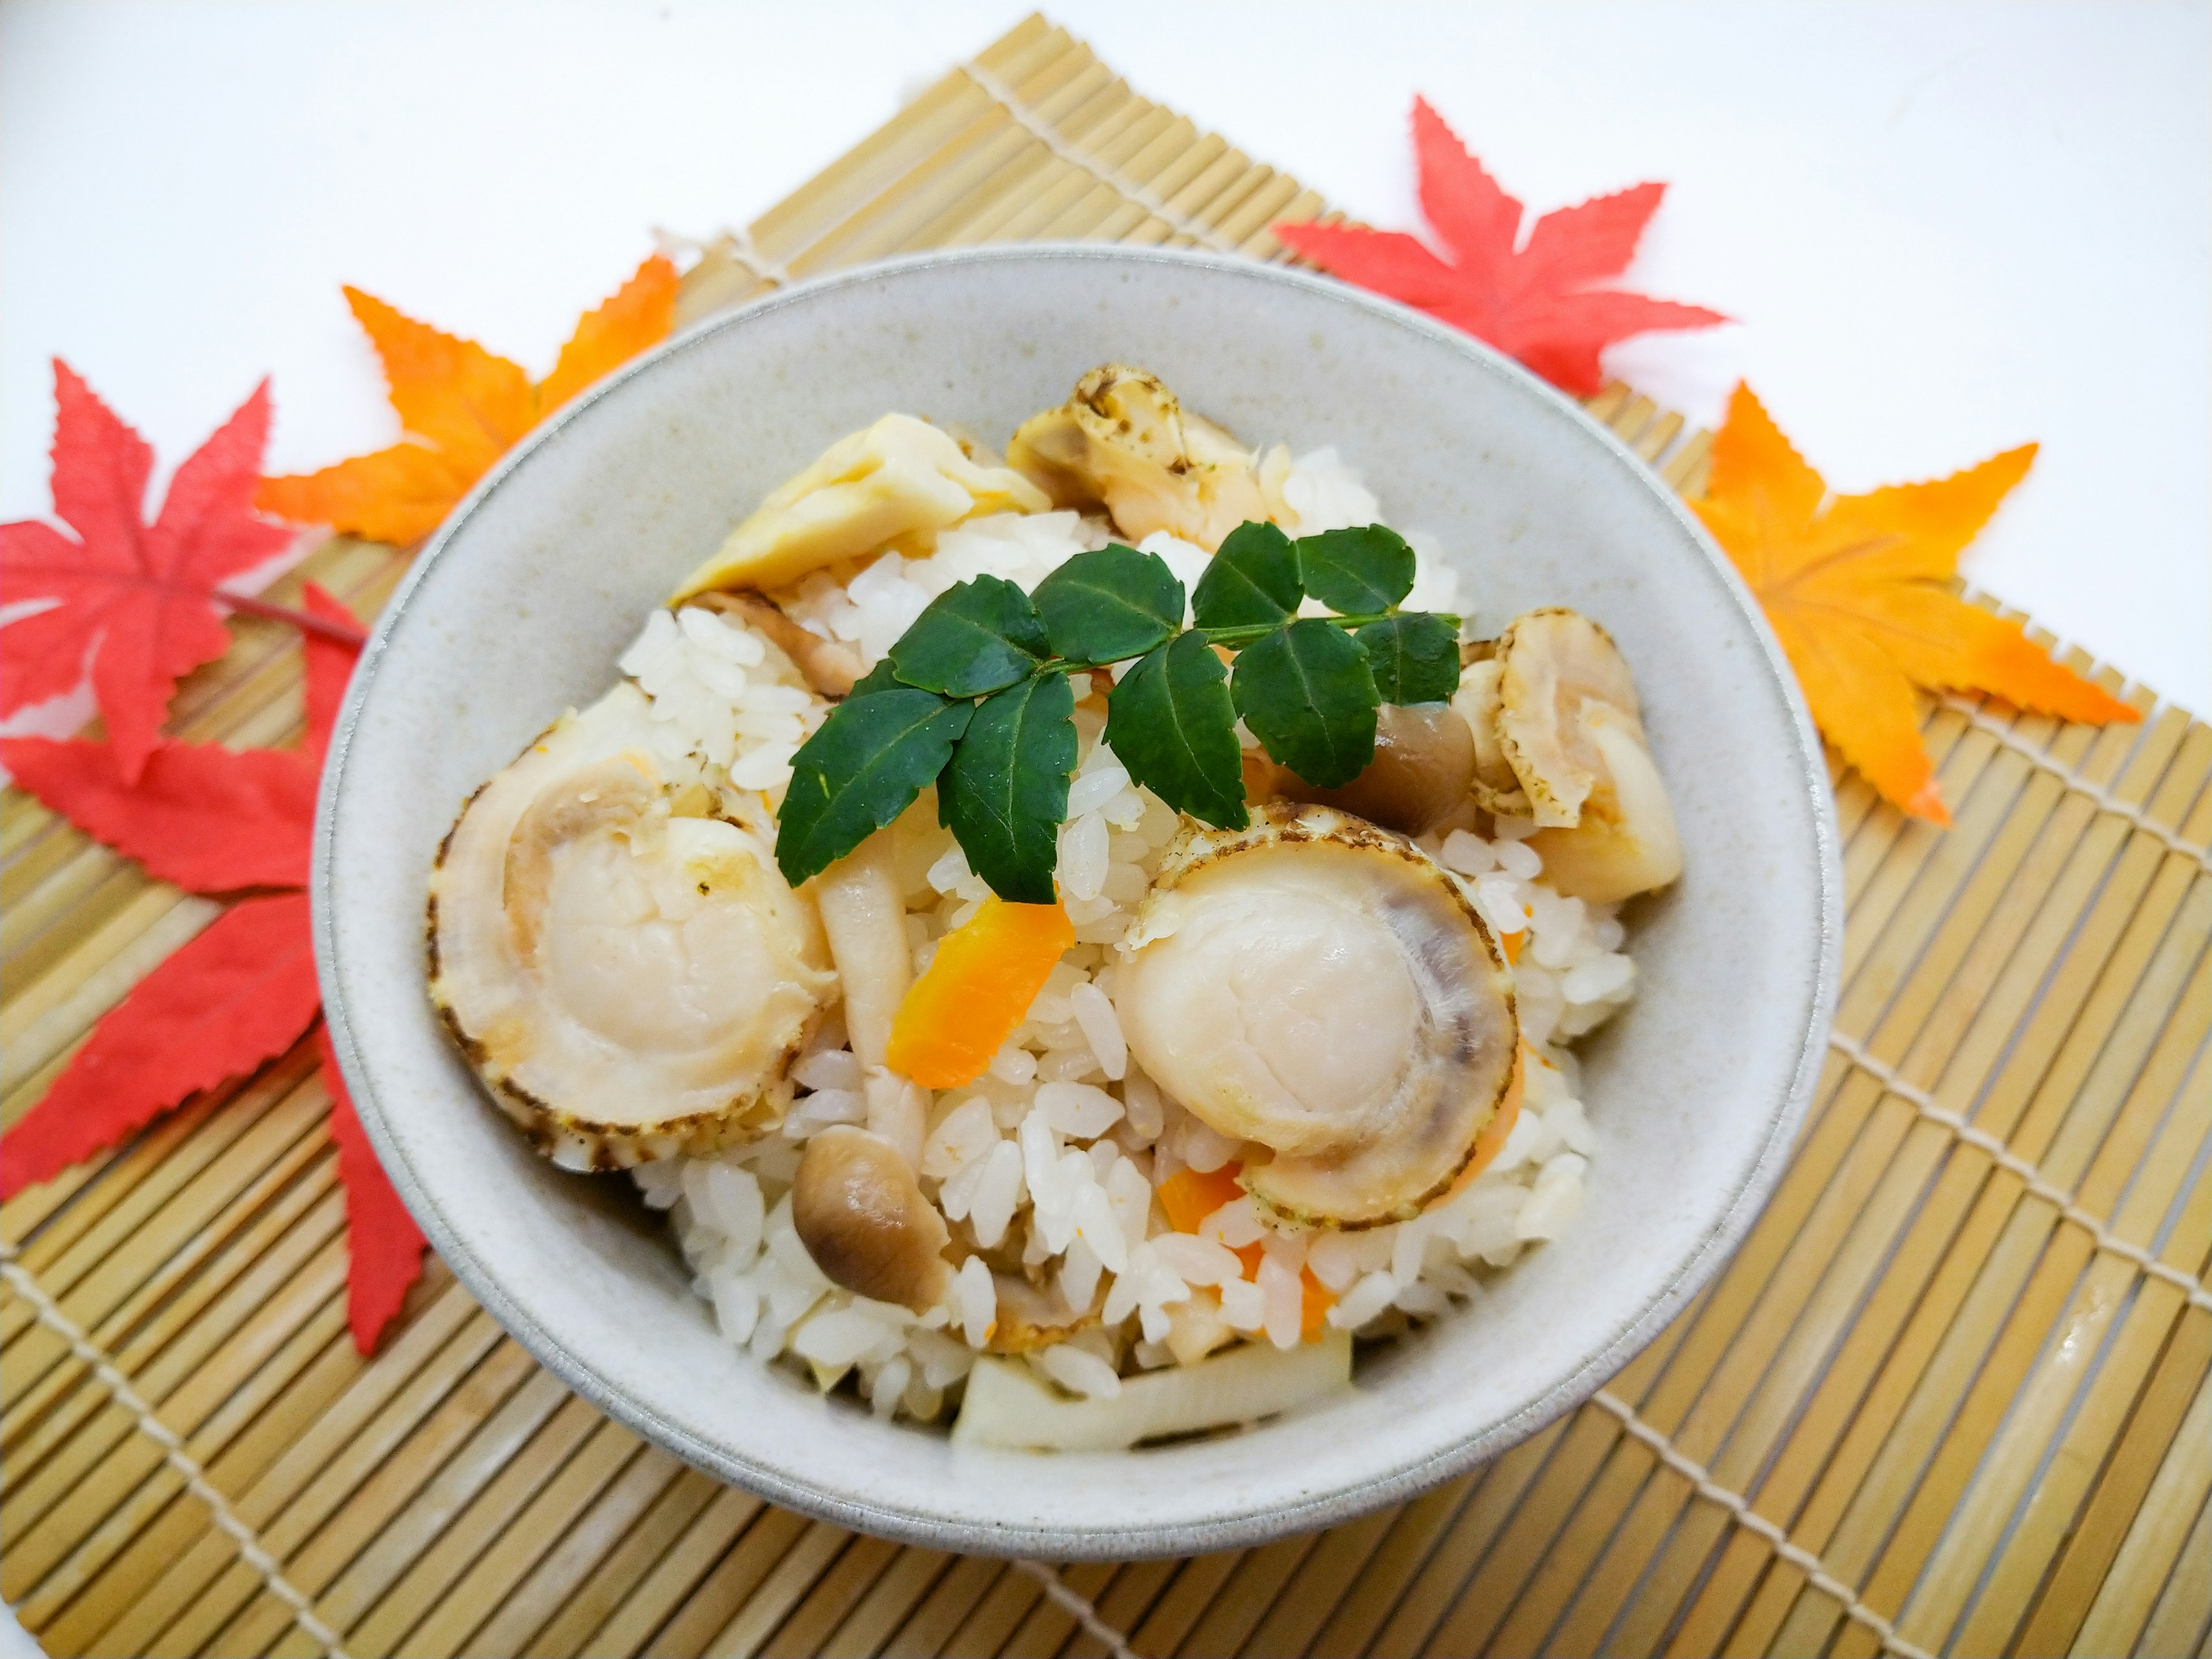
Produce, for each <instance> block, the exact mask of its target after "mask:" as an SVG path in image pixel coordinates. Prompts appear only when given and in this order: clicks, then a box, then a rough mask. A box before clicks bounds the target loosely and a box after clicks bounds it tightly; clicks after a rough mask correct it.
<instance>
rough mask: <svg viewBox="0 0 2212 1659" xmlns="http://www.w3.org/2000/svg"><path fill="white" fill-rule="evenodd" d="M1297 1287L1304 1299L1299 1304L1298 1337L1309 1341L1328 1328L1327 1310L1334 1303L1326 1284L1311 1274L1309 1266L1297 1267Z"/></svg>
mask: <svg viewBox="0 0 2212 1659" xmlns="http://www.w3.org/2000/svg"><path fill="white" fill-rule="evenodd" d="M1298 1281H1299V1285H1298V1287H1299V1289H1300V1290H1301V1291H1303V1292H1304V1300H1303V1301H1302V1302H1301V1303H1300V1304H1299V1317H1298V1339H1299V1340H1301V1341H1304V1342H1310V1341H1312V1340H1314V1339H1315V1338H1316V1337H1317V1336H1321V1335H1322V1334H1325V1333H1326V1332H1327V1331H1328V1310H1330V1309H1331V1308H1333V1307H1334V1306H1335V1305H1336V1298H1335V1297H1334V1296H1332V1295H1330V1294H1329V1289H1328V1285H1324V1284H1322V1282H1321V1280H1319V1279H1316V1278H1315V1277H1314V1276H1313V1269H1312V1268H1311V1267H1301V1268H1299V1269H1298Z"/></svg>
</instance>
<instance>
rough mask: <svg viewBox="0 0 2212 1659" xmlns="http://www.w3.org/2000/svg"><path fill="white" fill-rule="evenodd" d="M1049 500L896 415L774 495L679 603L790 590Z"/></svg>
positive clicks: (690, 582)
mask: <svg viewBox="0 0 2212 1659" xmlns="http://www.w3.org/2000/svg"><path fill="white" fill-rule="evenodd" d="M1047 506H1048V502H1047V501H1045V498H1044V496H1043V494H1042V492H1041V491H1040V490H1039V489H1037V487H1036V485H1035V484H1033V483H1030V481H1029V480H1028V479H1027V478H1024V477H1022V476H1021V474H1019V473H1018V472H1015V471H1011V470H1010V469H1008V468H1006V467H1003V466H986V465H982V464H981V462H980V461H977V460H975V459H971V458H970V457H969V454H968V453H967V452H966V451H965V450H963V448H962V447H960V445H959V443H958V441H957V440H955V439H954V438H953V437H952V436H951V435H950V434H948V433H945V432H943V431H940V430H939V428H936V427H933V426H932V425H930V424H929V422H927V421H924V420H921V419H918V418H917V417H915V416H912V415H886V416H884V417H883V419H881V420H879V421H878V422H876V423H875V424H874V425H873V426H872V427H869V428H867V429H866V431H862V432H855V433H854V434H853V435H851V436H850V437H847V438H842V439H840V440H838V441H837V442H836V443H834V444H832V445H830V446H829V448H828V449H826V450H824V451H823V453H822V456H821V459H818V460H817V461H816V462H815V463H814V465H811V466H810V467H808V468H806V469H805V471H802V472H800V473H799V475H798V476H797V477H793V478H792V479H790V480H788V481H787V482H786V483H782V484H781V485H779V486H778V487H777V488H776V489H773V490H771V491H769V495H768V497H767V499H766V500H764V501H762V502H761V504H760V507H759V509H758V510H757V512H755V513H753V515H752V516H751V517H750V518H749V519H747V520H745V521H744V523H743V524H741V525H739V526H738V527H737V528H736V529H735V530H732V532H730V534H729V539H728V540H726V541H725V542H724V543H723V544H722V547H721V550H720V552H718V553H716V554H715V555H714V557H713V558H711V559H708V561H707V562H705V563H704V564H702V565H701V566H700V567H699V568H697V569H696V570H694V571H693V572H692V573H691V574H690V575H689V576H686V577H685V578H684V581H683V584H682V586H679V587H678V588H677V590H676V592H675V596H674V597H675V598H676V599H688V598H689V597H690V595H692V594H694V593H702V592H706V591H708V589H709V588H737V587H751V588H764V587H781V586H784V585H785V584H787V583H789V582H795V581H797V580H799V578H800V577H801V576H804V575H805V574H807V572H809V571H811V570H818V569H820V568H822V567H823V565H825V564H835V563H836V562H837V561H838V560H840V559H853V558H859V557H860V556H863V555H865V554H870V553H875V552H878V551H880V550H883V549H884V548H886V547H890V548H896V549H897V550H899V551H901V552H907V553H911V552H915V551H917V550H919V549H920V548H921V544H922V540H923V539H924V538H928V537H931V536H933V535H934V534H935V532H938V531H939V530H942V529H944V528H945V526H947V525H952V524H957V523H959V522H960V520H963V519H972V518H976V517H980V516H981V515H982V514H985V513H1042V512H1043V511H1044V509H1045V507H1047Z"/></svg>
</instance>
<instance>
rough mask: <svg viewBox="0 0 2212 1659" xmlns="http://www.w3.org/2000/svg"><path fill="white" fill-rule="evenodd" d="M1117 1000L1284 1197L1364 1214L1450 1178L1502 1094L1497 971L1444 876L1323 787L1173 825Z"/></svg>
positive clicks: (1437, 1187)
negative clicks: (1177, 833)
mask: <svg viewBox="0 0 2212 1659" xmlns="http://www.w3.org/2000/svg"><path fill="white" fill-rule="evenodd" d="M1122 948H1123V951H1124V954H1125V956H1126V957H1127V960H1126V962H1125V963H1124V965H1123V966H1122V967H1121V969H1120V970H1119V972H1117V974H1116V975H1115V1012H1117V1013H1118V1014H1119V1016H1120V1018H1121V1030H1122V1032H1123V1035H1124V1036H1126V1037H1127V1040H1128V1043H1129V1048H1130V1052H1131V1053H1132V1054H1133V1055H1134V1056H1135V1058H1136V1060H1137V1061H1138V1063H1139V1065H1141V1066H1143V1067H1144V1070H1145V1072H1146V1075H1147V1076H1149V1077H1151V1078H1152V1079H1153V1080H1154V1081H1155V1082H1157V1083H1158V1085H1160V1086H1161V1087H1162V1088H1163V1089H1164V1090H1166V1091H1168V1092H1169V1093H1170V1094H1171V1095H1173V1096H1174V1097H1176V1100H1178V1101H1180V1102H1181V1103H1182V1105H1183V1106H1184V1107H1185V1108H1186V1109H1188V1110H1189V1111H1190V1112H1191V1113H1192V1114H1194V1115H1195V1116H1197V1117H1198V1118H1199V1119H1200V1120H1201V1121H1203V1122H1205V1123H1206V1126H1207V1127H1209V1128H1212V1130H1214V1131H1215V1132H1216V1133H1218V1134H1222V1135H1226V1136H1228V1137H1230V1138H1231V1139H1237V1140H1241V1141H1244V1142H1246V1143H1248V1149H1247V1156H1246V1158H1245V1163H1244V1170H1243V1176H1242V1179H1243V1182H1244V1184H1245V1186H1246V1187H1247V1188H1249V1191H1250V1192H1251V1194H1252V1195H1253V1197H1254V1198H1255V1199H1256V1200H1259V1201H1260V1202H1261V1204H1262V1205H1264V1206H1266V1207H1267V1208H1268V1209H1269V1210H1271V1211H1273V1212H1274V1213H1275V1214H1276V1215H1277V1216H1279V1218H1284V1219H1286V1220H1289V1221H1292V1222H1299V1223H1316V1224H1322V1225H1335V1226H1340V1227H1365V1226H1374V1225H1380V1224H1382V1223H1384V1222H1389V1221H1396V1220H1402V1219H1404V1218H1407V1217H1410V1216H1413V1215H1416V1214H1418V1213H1419V1212H1420V1211H1421V1210H1422V1209H1423V1208H1425V1206H1428V1205H1429V1204H1431V1203H1432V1202H1434V1201H1435V1200H1437V1199H1439V1198H1441V1197H1442V1196H1443V1194H1445V1193H1446V1192H1447V1191H1449V1188H1450V1187H1451V1184H1452V1182H1453V1180H1454V1178H1455V1176H1457V1175H1458V1174H1459V1172H1460V1170H1461V1169H1462V1167H1463V1166H1464V1165H1465V1164H1467V1162H1468V1158H1470V1157H1472V1156H1473V1155H1474V1148H1475V1143H1476V1140H1477V1139H1478V1137H1480V1134H1481V1133H1482V1131H1483V1128H1484V1127H1485V1126H1486V1124H1488V1123H1489V1122H1490V1121H1491V1118H1492V1115H1493V1114H1494V1113H1495V1112H1496V1111H1497V1110H1498V1105H1499V1103H1500V1102H1501V1101H1503V1100H1504V1097H1505V1095H1506V1093H1507V1091H1508V1089H1509V1088H1510V1084H1511V1080H1512V1075H1513V1062H1514V1055H1515V1052H1516V1047H1517V1045H1518V1042H1519V1036H1520V1027H1519V1022H1518V1020H1517V1019H1516V1015H1515V1012H1514V1006H1513V987H1512V978H1511V974H1510V970H1509V969H1507V968H1506V966H1505V965H1504V962H1503V961H1502V960H1501V959H1500V957H1499V954H1498V946H1497V944H1496V942H1495V941H1494V940H1493V939H1492V937H1491V934H1490V930H1489V929H1488V928H1487V927H1485V926H1484V924H1483V922H1482V920H1481V918H1480V916H1479V915H1476V913H1475V911H1474V907H1473V906H1472V905H1470V904H1469V903H1468V901H1467V898H1466V896H1465V895H1464V894H1463V893H1462V891H1461V890H1460V888H1459V886H1458V884H1456V883H1455V881H1454V880H1453V879H1452V878H1451V877H1450V876H1449V874H1448V873H1446V872H1444V871H1443V869H1442V868H1440V867H1439V866H1437V864H1436V863H1435V862H1434V861H1433V860H1431V859H1430V858H1428V856H1427V855H1426V854H1424V853H1422V852H1421V851H1420V850H1419V848H1416V847H1415V846H1413V843H1411V842H1408V841H1407V840H1405V839H1403V838H1402V837H1401V836H1395V835H1392V834H1390V833H1389V832H1388V831H1385V830H1383V829H1377V828H1376V827H1375V826H1374V825H1372V824H1370V823H1366V822H1364V821H1363V820H1361V819H1359V818H1356V817H1352V816H1351V815H1349V814H1347V813H1344V812H1340V811H1335V810H1334V809H1333V808H1330V807H1326V806H1318V805H1306V806H1298V805H1292V804H1291V803H1288V802H1280V801H1278V802H1272V803H1269V804H1268V805H1263V806H1261V807H1258V808H1256V809H1255V812H1254V822H1253V823H1252V825H1251V826H1250V827H1249V829H1243V830H1237V831H1233V832H1222V831H1215V830H1210V829H1203V828H1200V827H1192V828H1189V829H1186V830H1185V831H1184V832H1183V835H1182V839H1181V840H1179V841H1178V842H1176V844H1175V845H1173V846H1172V847H1170V849H1169V852H1168V855H1167V857H1166V859H1165V860H1164V862H1163V864H1162V866H1161V871H1160V875H1159V878H1158V881H1157V883H1156V884H1155V885H1154V888H1153V890H1152V892H1151V894H1149V895H1148V896H1146V900H1145V902H1144V903H1143V904H1142V906H1141V907H1140V908H1139V912H1138V915H1137V917H1136V920H1135V921H1134V923H1133V927H1132V929H1131V932H1130V934H1129V936H1128V939H1127V942H1126V943H1125V944H1124V945H1123V947H1122Z"/></svg>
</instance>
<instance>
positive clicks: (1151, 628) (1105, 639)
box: [1030, 542, 1182, 662]
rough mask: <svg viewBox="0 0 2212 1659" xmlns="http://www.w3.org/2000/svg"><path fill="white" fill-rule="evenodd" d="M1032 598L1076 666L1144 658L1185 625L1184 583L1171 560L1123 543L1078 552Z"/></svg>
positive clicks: (1056, 644)
mask: <svg viewBox="0 0 2212 1659" xmlns="http://www.w3.org/2000/svg"><path fill="white" fill-rule="evenodd" d="M1030 599H1031V600H1032V602H1034V603H1035V605H1036V608H1037V611H1038V612H1039V613H1040V614H1041V615H1042V617H1044V626H1045V632H1046V633H1048V635H1051V636H1052V648H1053V650H1054V653H1056V654H1058V655H1060V656H1063V657H1066V659H1069V660H1070V661H1071V662H1119V661H1121V659H1122V658H1124V657H1140V656H1142V655H1144V653H1146V652H1147V651H1149V650H1151V649H1152V647H1154V646H1156V645H1158V644H1159V643H1160V641H1163V640H1164V639H1166V638H1167V636H1168V635H1170V634H1172V633H1174V632H1175V631H1176V629H1178V628H1180V627H1182V583H1181V582H1179V581H1177V580H1176V575H1175V572H1174V571H1172V570H1170V569H1169V568H1168V567H1167V562H1166V561H1165V560H1164V559H1162V558H1161V557H1160V556H1158V554H1155V553H1139V551H1138V550H1136V549H1135V548H1133V547H1124V546H1122V545H1121V543H1119V542H1111V543H1109V544H1107V545H1106V546H1104V547H1102V548H1100V549H1099V550H1097V552H1095V553H1079V554H1077V555H1076V556H1074V557H1073V558H1072V559H1070V560H1069V561H1068V562H1066V564H1063V565H1062V566H1060V568H1059V569H1057V570H1055V571H1054V572H1053V573H1052V574H1050V575H1049V576H1047V577H1046V578H1045V579H1044V580H1042V581H1041V582H1039V583H1038V584H1037V586H1036V592H1034V593H1032V594H1031V595H1030Z"/></svg>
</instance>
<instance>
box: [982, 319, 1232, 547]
mask: <svg viewBox="0 0 2212 1659" xmlns="http://www.w3.org/2000/svg"><path fill="white" fill-rule="evenodd" d="M1006 461H1007V464H1008V465H1011V466H1012V467H1013V469H1014V470H1015V471H1018V472H1019V473H1021V474H1022V475H1023V476H1024V477H1026V478H1028V479H1029V480H1030V482H1032V483H1035V484H1036V485H1037V486H1038V487H1039V488H1040V489H1042V490H1043V491H1044V493H1045V494H1046V495H1049V496H1050V497H1052V503H1053V505H1054V506H1055V507H1099V506H1103V507H1105V509H1106V511H1107V512H1108V513H1110V514H1111V515H1112V516H1113V520H1114V522H1115V525H1116V526H1119V527H1120V529H1121V532H1122V533H1123V534H1124V535H1127V536H1130V537H1134V538H1142V537H1146V536H1149V535H1151V534H1152V532H1154V531H1156V530H1164V531H1166V532H1168V533H1169V534H1170V535H1173V536H1178V537H1181V538H1182V539H1183V540H1185V541H1187V542H1194V543H1195V544H1198V545H1199V546H1200V547H1203V548H1205V549H1206V550H1208V551H1209V552H1211V551H1212V550H1213V549H1215V548H1218V547H1219V546H1220V545H1221V539H1222V538H1223V537H1225V536H1226V535H1227V534H1228V533H1229V532H1231V531H1232V530H1234V529H1236V528H1237V526H1238V525H1240V524H1243V522H1244V521H1245V520H1248V519H1264V518H1266V517H1267V516H1268V513H1267V496H1266V493H1265V492H1264V491H1263V490H1262V489H1261V483H1260V476H1259V472H1258V471H1257V469H1256V467H1255V464H1254V460H1253V457H1252V455H1251V453H1249V451H1247V450H1245V449H1244V448H1243V447H1241V446H1240V445H1239V444H1238V443H1237V441H1236V439H1234V438H1232V437H1231V436H1230V435H1229V434H1228V433H1226V432H1225V431H1224V430H1222V428H1219V427H1218V426H1216V425H1214V424H1213V422H1211V421H1209V420H1206V418H1204V417H1203V416H1198V415H1194V414H1192V413H1191V412H1190V411H1188V410H1186V409H1184V408H1183V406H1182V404H1181V402H1179V401H1178V400H1177V398H1176V395H1175V393H1174V392H1170V391H1169V390H1168V388H1167V387H1166V386H1164V385H1163V384H1162V383H1161V381H1160V380H1159V377H1158V375H1155V374H1146V372H1145V371H1144V370H1143V369H1141V368H1129V367H1128V366H1127V365H1126V364H1122V363H1102V364H1100V365H1099V366H1098V367H1097V368H1094V369H1092V370H1091V372H1090V373H1089V374H1086V375H1085V376H1084V377H1083V378H1082V379H1081V380H1079V381H1077V382H1076V385H1075V394H1074V396H1073V397H1072V398H1069V399H1068V400H1067V402H1066V403H1065V404H1061V405H1060V407H1059V408H1058V409H1048V410H1046V411H1045V412H1044V413H1043V414H1042V415H1038V416H1032V417H1031V418H1030V420H1029V421H1027V422H1024V424H1023V426H1022V428H1021V429H1020V430H1019V431H1018V432H1016V433H1015V434H1014V437H1013V441H1012V443H1010V444H1008V445H1007V446H1006Z"/></svg>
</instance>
